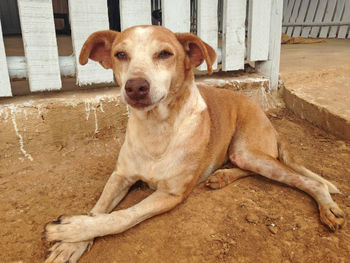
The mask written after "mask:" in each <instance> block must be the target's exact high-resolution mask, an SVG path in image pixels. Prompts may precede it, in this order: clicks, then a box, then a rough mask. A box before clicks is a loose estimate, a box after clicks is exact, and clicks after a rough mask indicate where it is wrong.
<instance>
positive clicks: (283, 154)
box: [277, 135, 341, 194]
mask: <svg viewBox="0 0 350 263" xmlns="http://www.w3.org/2000/svg"><path fill="white" fill-rule="evenodd" d="M277 144H278V159H279V160H280V161H281V162H283V163H284V164H286V165H288V166H289V167H290V168H292V169H293V170H294V171H296V172H298V173H300V174H302V175H304V176H306V177H309V178H312V179H314V180H316V181H318V182H321V183H324V184H325V185H327V187H328V191H329V193H331V194H338V193H341V192H340V191H339V189H338V188H337V187H336V186H335V185H334V184H332V183H331V182H329V181H328V180H326V179H324V178H323V177H321V176H319V175H318V174H316V173H314V172H312V171H310V170H309V169H307V168H305V167H304V166H302V165H301V164H299V163H298V162H297V161H296V160H295V159H294V157H293V156H292V155H291V154H290V152H289V151H288V149H287V147H286V143H285V141H284V139H283V138H281V137H280V136H279V135H278V136H277Z"/></svg>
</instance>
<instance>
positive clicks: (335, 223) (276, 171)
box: [235, 149, 345, 231]
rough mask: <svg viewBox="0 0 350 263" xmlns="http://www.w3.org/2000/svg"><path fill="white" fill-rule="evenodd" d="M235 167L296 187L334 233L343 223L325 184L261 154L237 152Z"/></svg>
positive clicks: (338, 209) (250, 151) (249, 151)
mask: <svg viewBox="0 0 350 263" xmlns="http://www.w3.org/2000/svg"><path fill="white" fill-rule="evenodd" d="M236 156H237V157H236V158H237V159H236V160H237V161H236V163H235V164H236V165H237V166H239V167H241V168H242V169H246V170H250V171H253V172H255V173H257V174H261V175H263V176H265V177H267V178H269V179H272V180H275V181H278V182H281V183H285V184H287V185H289V186H292V187H296V188H298V189H300V190H302V191H304V192H306V193H308V194H309V195H311V196H312V197H313V198H314V199H315V200H316V202H317V204H318V208H319V211H320V219H321V221H322V223H324V224H325V225H327V226H328V227H329V228H330V229H331V230H333V231H335V230H337V229H338V228H341V227H342V226H343V225H344V223H345V218H344V217H345V215H344V213H343V211H342V210H341V209H340V208H339V207H338V205H337V204H336V203H335V202H334V201H333V200H332V197H331V195H330V193H329V190H328V186H327V184H325V183H323V182H320V181H317V180H315V179H313V178H310V177H307V176H303V175H301V174H299V173H297V172H296V171H294V170H293V169H291V168H289V167H288V166H286V165H285V164H284V163H282V162H280V161H278V160H277V159H276V158H274V157H272V156H270V155H268V154H266V153H264V152H262V151H257V150H255V151H252V150H247V149H245V151H244V152H242V151H241V150H238V151H237V155H236Z"/></svg>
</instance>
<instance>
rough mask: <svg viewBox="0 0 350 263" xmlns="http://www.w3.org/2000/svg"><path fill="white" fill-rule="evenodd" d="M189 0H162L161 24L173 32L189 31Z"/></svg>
mask: <svg viewBox="0 0 350 263" xmlns="http://www.w3.org/2000/svg"><path fill="white" fill-rule="evenodd" d="M190 16H191V6H190V0H177V1H174V0H162V25H163V26H164V27H166V28H169V29H170V30H171V31H173V32H179V33H184V32H190V29H191V20H190Z"/></svg>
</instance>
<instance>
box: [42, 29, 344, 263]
mask: <svg viewBox="0 0 350 263" xmlns="http://www.w3.org/2000/svg"><path fill="white" fill-rule="evenodd" d="M89 58H90V59H92V60H95V61H98V62H100V63H101V65H102V66H103V67H105V68H112V69H113V71H114V74H115V79H116V80H117V82H118V84H119V86H120V87H121V93H122V98H123V100H124V101H125V102H126V103H127V104H128V105H129V107H130V117H129V121H128V126H127V131H126V137H125V142H124V144H123V146H122V148H121V150H120V154H119V158H118V162H117V166H116V169H115V171H114V172H113V173H112V175H111V176H110V178H109V180H108V182H107V184H106V186H105V188H104V190H103V192H102V195H101V197H100V199H99V200H98V202H97V203H96V205H95V206H94V208H93V209H92V210H91V213H90V215H80V216H69V217H67V216H65V217H61V218H59V219H58V220H57V221H54V222H51V223H49V224H48V225H46V227H45V233H44V234H45V237H46V239H47V240H48V241H56V242H57V243H56V244H55V245H54V246H53V247H52V248H51V249H50V251H51V254H50V256H49V258H48V259H47V260H46V262H56V263H57V262H76V261H77V260H78V259H79V258H80V257H81V255H82V254H83V253H84V251H85V250H86V249H87V247H88V246H89V244H90V245H91V244H92V241H93V239H94V238H95V237H99V236H105V235H110V234H117V233H121V232H123V231H125V230H127V229H129V228H131V227H133V226H134V225H136V224H138V223H140V222H142V221H143V220H145V219H147V218H150V217H152V216H155V215H158V214H160V213H164V212H166V211H169V210H170V209H172V208H173V207H175V206H176V205H178V204H180V203H181V202H182V201H183V200H184V199H185V198H186V197H187V196H188V195H189V194H190V192H191V190H192V189H193V187H194V186H195V185H196V184H197V183H199V182H203V181H205V180H207V186H208V187H210V188H213V189H216V188H221V187H223V186H225V185H227V184H229V183H231V182H232V181H234V180H236V179H238V178H241V177H244V176H247V175H249V174H252V173H256V174H260V175H263V176H266V177H268V178H270V179H273V180H276V181H279V182H282V183H285V184H287V185H289V186H293V187H297V188H299V189H300V190H302V191H304V192H306V193H308V194H309V195H311V196H312V197H313V198H314V199H315V200H316V202H317V204H318V207H319V211H320V217H321V221H322V222H323V223H324V224H325V225H327V226H328V227H329V228H330V229H331V230H333V231H335V230H337V229H338V228H340V227H341V226H342V225H343V224H344V222H345V219H344V213H343V212H342V210H341V209H340V208H339V207H338V205H337V204H336V203H335V202H334V201H333V200H332V198H331V196H330V193H338V192H339V190H338V189H337V188H336V187H335V186H334V185H333V184H332V183H330V182H328V181H327V180H325V179H323V178H321V177H320V176H319V175H317V174H315V173H313V172H311V171H309V170H307V169H306V168H304V167H303V166H301V165H299V164H296V162H295V161H294V160H293V158H292V157H291V156H290V154H288V152H287V150H286V148H285V144H283V143H282V141H281V138H280V137H279V136H278V134H277V132H276V131H275V129H274V128H273V126H272V124H271V123H270V121H269V120H268V118H267V117H266V115H265V114H264V112H263V111H262V110H261V109H260V108H259V107H258V106H257V105H256V104H255V103H253V102H252V101H251V100H250V99H248V98H247V97H245V96H244V95H241V94H237V93H233V92H231V91H228V90H223V89H214V88H205V87H197V86H196V84H195V82H194V75H193V72H192V67H197V66H199V65H200V64H201V63H202V62H203V61H204V60H205V61H206V64H207V66H208V72H209V73H211V72H212V68H211V65H212V64H213V62H214V61H215V59H216V54H215V51H214V50H213V49H212V48H211V47H210V46H208V45H207V44H206V43H204V42H203V41H201V40H200V39H199V38H198V37H197V36H195V35H193V34H189V33H183V34H174V33H172V32H171V31H169V30H168V29H166V28H163V27H160V26H137V27H132V28H129V29H126V30H124V31H123V32H120V33H119V32H114V31H109V30H107V31H99V32H96V33H94V34H92V35H91V36H90V37H89V38H88V39H87V40H86V42H85V44H84V46H83V48H82V50H81V54H80V58H79V62H80V63H81V64H83V65H84V64H86V63H87V62H88V59H89ZM227 160H230V162H232V164H234V165H235V167H236V168H232V169H219V170H217V169H218V168H220V166H222V164H223V163H224V162H225V161H227ZM138 180H142V181H144V182H146V183H147V184H148V185H149V186H150V187H151V188H153V189H155V192H154V193H153V194H151V195H150V196H149V197H147V198H146V199H144V200H143V201H141V202H140V203H138V204H136V205H135V206H132V207H130V208H128V209H124V210H119V211H114V212H112V210H113V209H114V208H115V207H116V206H117V205H118V203H119V202H120V201H121V200H122V199H123V197H124V196H125V195H126V193H127V192H128V189H129V188H130V187H131V185H133V184H134V183H135V182H136V181H138Z"/></svg>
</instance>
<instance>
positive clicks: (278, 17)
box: [0, 0, 282, 97]
mask: <svg viewBox="0 0 350 263" xmlns="http://www.w3.org/2000/svg"><path fill="white" fill-rule="evenodd" d="M17 1H18V8H19V15H20V21H21V28H22V38H23V44H24V50H25V58H22V57H7V59H5V58H6V55H5V49H4V43H3V38H2V32H1V21H0V97H5V96H12V92H11V85H10V81H9V80H10V78H11V77H14V75H15V73H13V72H12V70H10V71H9V68H10V69H11V65H12V64H13V63H15V61H17V62H16V63H19V61H20V62H21V63H22V65H26V68H25V73H26V74H25V75H26V77H27V78H28V80H29V86H30V90H31V91H32V92H35V91H46V90H59V89H61V88H62V83H61V75H64V74H65V73H64V71H65V70H66V67H74V68H73V69H71V70H69V71H70V72H73V73H75V75H76V82H77V84H79V85H85V84H93V83H108V82H113V73H112V71H111V70H105V69H103V68H102V67H100V66H99V65H98V64H97V63H96V62H94V61H89V63H88V65H87V66H84V67H83V66H81V65H79V63H78V59H77V57H78V56H79V53H80V49H81V47H82V45H83V43H84V41H85V40H86V39H87V37H88V36H89V35H90V34H91V33H93V32H95V31H97V30H104V29H108V28H109V24H108V10H107V0H69V15H70V25H71V31H72V44H73V51H74V56H73V57H59V56H58V50H57V41H56V34H55V28H54V18H53V10H52V1H51V0H17ZM218 1H223V17H222V18H220V19H223V21H222V25H223V28H222V30H223V32H222V47H221V49H220V48H219V47H218V43H219V39H218V37H219V34H218V17H217V13H218V12H217V11H218V10H217V8H218ZM161 6H162V23H163V26H165V27H168V28H170V29H171V30H173V31H175V32H189V30H190V19H191V18H190V15H191V3H190V0H176V1H174V0H162V1H161ZM221 6H222V5H221ZM247 8H249V10H248V12H247ZM197 12H198V13H197V16H196V17H197V32H198V35H199V36H200V37H201V38H202V39H203V40H204V41H206V42H208V43H209V44H210V45H212V46H213V47H214V49H215V50H216V51H217V52H218V53H219V54H220V53H221V56H220V58H219V59H218V61H217V62H221V63H222V70H223V71H232V70H239V69H243V68H244V63H245V60H248V61H255V62H256V68H257V69H258V71H259V72H260V73H261V74H263V75H264V76H266V77H269V78H270V81H271V82H270V86H271V88H274V89H275V88H277V83H278V71H279V59H280V37H281V27H282V25H281V23H282V0H248V1H247V0H198V6H197ZM246 14H248V17H246ZM120 19H121V27H122V29H125V28H127V27H130V26H133V25H140V24H151V1H150V0H133V1H130V0H120ZM246 21H247V23H246ZM246 31H247V32H248V34H247V37H246ZM220 51H221V52H220ZM72 59H73V60H74V63H71V64H70V63H69V61H71V60H72ZM217 62H216V63H215V66H214V68H216V67H217ZM19 64H20V63H19ZM201 69H204V67H202V68H201ZM17 77H18V76H17Z"/></svg>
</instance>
